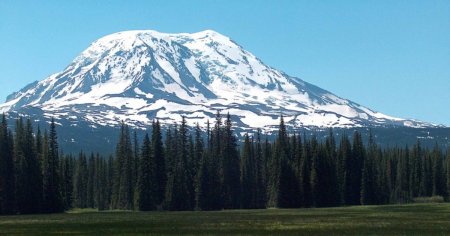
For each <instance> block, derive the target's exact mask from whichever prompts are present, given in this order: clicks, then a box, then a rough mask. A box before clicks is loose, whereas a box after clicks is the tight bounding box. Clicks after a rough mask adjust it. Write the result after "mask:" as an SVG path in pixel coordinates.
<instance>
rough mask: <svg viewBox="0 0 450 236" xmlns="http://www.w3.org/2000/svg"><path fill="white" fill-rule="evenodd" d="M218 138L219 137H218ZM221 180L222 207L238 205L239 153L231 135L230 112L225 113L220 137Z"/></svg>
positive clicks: (231, 207)
mask: <svg viewBox="0 0 450 236" xmlns="http://www.w3.org/2000/svg"><path fill="white" fill-rule="evenodd" d="M218 138H219V139H220V137H218ZM221 139H222V141H221V146H220V148H221V149H222V150H221V152H220V158H221V166H220V170H221V182H222V199H223V207H224V208H226V209H233V208H238V207H239V193H240V180H239V179H240V173H239V166H240V163H239V162H240V161H239V153H238V151H237V150H236V146H237V144H236V138H235V137H234V135H233V130H232V123H231V116H230V113H228V114H227V119H226V121H225V127H224V128H223V134H222V137H221Z"/></svg>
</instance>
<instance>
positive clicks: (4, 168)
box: [0, 114, 15, 214]
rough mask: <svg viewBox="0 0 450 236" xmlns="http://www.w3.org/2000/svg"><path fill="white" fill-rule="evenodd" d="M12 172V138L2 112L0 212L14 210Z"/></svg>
mask: <svg viewBox="0 0 450 236" xmlns="http://www.w3.org/2000/svg"><path fill="white" fill-rule="evenodd" d="M14 174H15V173H14V160H13V140H12V135H11V134H10V132H9V131H8V124H7V122H6V116H5V114H3V116H2V122H1V124H0V214H12V213H14V211H15V195H14V192H15V190H14V187H15V178H14Z"/></svg>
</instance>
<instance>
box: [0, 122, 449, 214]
mask: <svg viewBox="0 0 450 236" xmlns="http://www.w3.org/2000/svg"><path fill="white" fill-rule="evenodd" d="M45 128H46V129H45V130H41V128H40V127H37V129H33V124H32V122H31V120H30V119H26V120H25V119H23V118H20V119H17V120H16V124H15V129H14V130H11V129H10V128H8V124H7V120H6V116H5V115H3V117H2V121H1V124H0V214H33V213H56V212H64V211H66V210H69V209H73V208H97V209H98V210H112V209H123V210H138V211H152V210H168V211H187V210H222V209H257V208H272V207H275V208H303V207H305V208H306V207H330V206H346V205H378V204H393V203H409V202H413V201H414V199H416V198H420V197H431V196H440V197H442V198H443V199H444V200H445V201H448V200H449V192H450V150H446V152H444V151H443V150H442V148H441V147H439V146H438V145H435V147H434V148H432V149H428V148H424V147H422V146H421V144H420V142H419V141H417V143H416V144H415V145H413V146H411V147H408V146H405V147H385V148H381V147H380V146H378V145H377V143H376V140H375V138H374V137H373V136H372V135H370V137H369V140H368V142H367V143H364V142H363V140H362V138H361V135H360V134H359V133H358V132H354V133H353V134H352V135H351V137H349V136H348V135H347V134H345V133H343V134H340V135H338V136H339V138H337V135H335V134H333V130H332V129H330V130H329V135H328V136H327V138H326V139H325V140H322V141H319V140H318V139H317V138H316V137H314V136H313V137H311V138H305V137H306V135H304V134H302V133H289V132H288V131H287V130H286V126H285V124H284V121H283V117H282V116H281V117H280V124H279V129H278V134H277V136H276V138H275V140H274V141H269V139H268V138H267V136H265V135H263V134H262V132H261V131H259V130H258V131H257V132H255V133H248V134H246V135H245V136H244V140H238V139H237V138H236V136H235V134H234V132H233V124H232V121H231V119H230V116H229V115H227V116H226V117H222V115H221V114H220V113H217V116H216V119H215V120H214V122H212V123H211V124H210V123H209V122H208V123H207V128H206V130H202V129H201V128H200V126H199V125H198V124H197V125H196V127H190V126H188V125H187V123H186V121H185V119H184V118H182V120H181V122H180V123H179V124H174V125H172V126H170V127H165V130H163V129H162V127H161V124H160V123H159V121H158V120H155V121H154V122H153V123H152V126H151V127H150V128H149V133H147V134H146V135H145V136H144V138H143V139H142V140H140V139H139V138H138V136H137V134H136V131H133V130H132V129H131V128H130V127H128V126H127V125H126V124H124V123H122V125H121V129H120V133H119V134H118V136H119V141H118V143H117V145H116V153H115V155H110V156H102V155H100V154H97V153H84V152H83V151H81V150H80V152H79V153H78V154H72V153H70V154H64V153H63V150H60V148H59V147H58V137H57V132H56V125H55V121H54V120H53V119H52V121H51V123H50V125H49V127H45ZM47 128H48V130H47ZM163 132H164V135H163ZM163 137H164V138H163Z"/></svg>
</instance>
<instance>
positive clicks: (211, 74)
mask: <svg viewBox="0 0 450 236" xmlns="http://www.w3.org/2000/svg"><path fill="white" fill-rule="evenodd" d="M29 108H34V109H39V110H41V111H42V113H43V114H44V116H50V115H51V116H56V117H59V118H67V117H69V118H70V119H73V123H74V124H76V122H78V121H87V122H90V123H92V125H93V126H116V125H118V124H119V122H120V121H121V120H124V121H125V122H127V123H129V124H130V125H133V126H138V127H145V126H147V125H148V124H149V123H150V121H151V120H152V119H154V118H159V119H160V120H161V121H162V122H164V123H173V122H175V121H179V120H180V117H181V116H185V117H187V120H188V122H191V123H194V122H199V123H200V124H205V122H206V121H207V120H208V119H212V118H213V117H214V114H215V113H216V111H217V110H225V111H226V112H229V113H230V114H231V115H232V118H233V120H234V121H235V123H236V125H237V126H238V127H239V128H241V129H243V130H245V129H255V128H262V129H264V130H271V129H273V126H275V125H277V123H278V116H279V115H280V114H284V115H285V120H286V121H288V124H289V125H290V126H292V127H300V126H319V127H354V126H359V127H361V126H391V125H394V126H414V127H422V126H430V124H428V123H423V122H418V121H413V120H405V119H400V118H394V117H390V116H387V115H384V114H381V113H378V112H374V111H372V110H370V109H368V108H366V107H363V106H361V105H359V104H356V103H354V102H352V101H349V100H346V99H343V98H340V97H338V96H336V95H334V94H332V93H330V92H328V91H326V90H323V89H321V88H318V87H316V86H314V85H312V84H309V83H307V82H305V81H303V80H301V79H298V78H295V77H291V76H289V75H286V74H285V73H283V72H281V71H279V70H276V69H274V68H272V67H269V66H267V65H265V64H264V63H263V62H262V61H261V60H259V59H258V58H257V57H255V56H254V55H253V54H251V53H250V52H248V51H246V50H245V49H243V48H242V47H241V46H239V45H238V44H236V43H235V42H234V41H233V40H231V39H230V38H228V37H226V36H224V35H222V34H220V33H217V32H215V31H212V30H205V31H201V32H197V33H192V34H188V33H180V34H168V33H160V32H157V31H153V30H135V31H124V32H118V33H114V34H111V35H107V36H104V37H102V38H100V39H98V40H97V41H95V42H93V43H92V44H91V45H90V46H89V47H88V48H87V49H86V50H84V51H83V52H82V53H81V54H80V55H79V56H78V57H76V58H75V59H74V61H73V62H72V63H71V64H70V65H69V66H67V67H66V68H65V69H64V70H63V71H62V72H59V73H56V74H54V75H51V76H50V77H48V78H47V79H44V80H42V81H40V82H35V83H32V84H30V85H28V86H26V87H24V88H23V89H22V90H20V91H19V92H17V93H14V94H12V95H10V96H8V100H7V102H6V103H4V104H2V105H0V110H1V111H18V112H20V111H21V110H23V109H28V110H29Z"/></svg>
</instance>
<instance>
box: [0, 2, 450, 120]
mask: <svg viewBox="0 0 450 236" xmlns="http://www.w3.org/2000/svg"><path fill="white" fill-rule="evenodd" d="M108 3H110V2H108ZM177 3H178V4H173V5H172V4H170V3H159V4H157V6H155V5H152V3H144V2H141V3H138V2H133V3H129V4H125V3H120V2H118V1H111V3H110V4H108V6H107V7H106V8H105V7H104V6H103V5H102V4H101V3H99V2H96V3H89V2H84V1H81V2H76V3H59V2H57V1H48V2H45V3H34V2H28V3H27V2H26V1H25V2H19V3H17V2H7V3H4V4H3V6H2V8H0V34H1V35H2V38H3V40H4V43H2V44H0V50H1V51H2V52H4V54H3V55H8V56H3V57H1V58H0V64H1V65H3V66H2V72H3V73H2V76H1V77H0V82H1V83H2V85H4V86H3V90H2V91H0V101H1V102H3V101H4V100H5V98H6V96H7V95H9V94H11V93H13V92H16V91H18V90H20V89H21V88H23V87H24V86H25V85H27V84H29V83H31V82H33V81H36V80H37V81H40V80H43V79H45V78H47V77H48V76H49V75H51V74H53V73H57V72H60V71H62V70H63V69H64V68H65V67H66V66H67V65H68V64H69V63H70V62H71V61H72V60H73V59H74V58H75V57H76V56H77V55H78V54H80V53H81V52H82V51H83V50H84V49H86V48H87V47H88V46H89V45H90V44H91V43H92V42H94V41H95V40H97V39H99V38H101V37H103V36H106V35H109V34H112V33H116V32H120V31H130V30H136V29H141V30H155V31H158V32H162V33H174V32H180V33H184V32H189V33H193V32H200V31H203V30H207V29H211V30H214V31H217V32H218V33H220V34H223V35H225V36H227V37H230V38H231V39H232V40H234V41H235V42H236V43H238V44H239V45H241V46H242V47H243V48H244V49H245V50H247V51H249V52H251V53H252V54H254V55H255V56H256V57H258V58H259V59H261V60H262V61H263V62H264V63H266V64H267V65H269V66H271V67H274V68H276V69H278V70H280V71H283V72H285V73H287V74H289V75H290V76H293V77H298V78H301V79H302V80H305V81H306V82H309V83H312V84H314V85H316V86H319V87H321V88H323V89H325V90H328V91H330V92H332V93H334V94H336V95H337V96H339V97H342V98H345V99H349V100H351V101H354V102H356V103H358V104H361V105H363V106H366V107H368V108H370V109H372V110H374V111H378V112H381V113H384V114H387V115H390V116H394V117H400V118H406V119H408V118H410V119H416V120H421V121H425V122H431V123H435V124H443V125H446V126H450V121H449V120H448V117H450V111H449V110H448V109H445V107H449V105H450V93H448V90H449V88H450V80H449V79H448V78H450V68H449V67H448V65H446V63H447V62H448V61H449V59H450V47H449V46H448V39H450V30H448V29H450V14H447V13H448V12H449V11H448V10H450V2H447V1H430V2H426V3H423V2H419V1H414V2H408V3H409V4H406V3H405V4H400V3H393V4H391V3H389V2H381V3H377V4H368V3H360V2H352V1H349V2H346V3H345V4H337V3H336V4H323V3H309V2H304V1H301V2H294V3H292V2H289V1H282V2H281V3H278V1H272V2H270V3H268V4H266V5H264V6H259V7H258V10H259V11H252V10H253V8H254V6H255V3H254V2H251V1H250V2H245V3H238V2H237V1H231V2H226V3H225V4H223V5H220V6H219V7H218V8H217V6H216V5H217V4H214V3H218V2H208V3H204V2H203V3H202V2H200V1H195V3H197V4H188V3H185V2H182V1H180V2H177ZM252 3H253V4H252ZM94 5H97V7H95V6H94ZM174 5H176V6H178V7H174ZM236 5H238V7H237V6H236ZM341 5H342V6H341ZM349 6H350V7H349ZM74 9H75V11H74ZM186 9H191V10H195V11H197V12H201V13H203V14H194V13H192V11H191V10H189V11H188V10H186ZM374 9H378V10H379V11H376V10H374ZM169 10H170V11H172V12H173V13H171V14H165V13H166V12H169ZM249 10H250V11H252V12H249ZM99 11H100V12H101V14H98V12H99ZM195 11H194V12H195ZM218 12H219V13H220V14H219V13H218ZM111 13H112V14H111ZM323 13H324V14H323ZM174 15H176V16H179V17H173V16H174ZM267 16H269V17H267ZM55 19H58V20H55ZM179 19H182V20H183V24H180V23H179ZM205 22H207V23H205ZM242 22H245V23H242ZM295 22H298V25H297V24H295ZM75 26H76V27H75ZM267 26H269V27H267ZM23 29H27V30H23ZM399 29H400V30H399ZM30 36H31V37H30ZM328 39H332V40H328ZM273 42H276V43H273ZM43 45H45V46H43ZM67 45H70V47H68V46H67ZM267 45H271V46H270V47H267ZM298 54H300V55H301V56H296V55H298ZM26 65H32V66H31V67H30V66H26ZM27 68H31V69H27ZM361 78H365V79H361ZM387 85H389V86H387Z"/></svg>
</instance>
